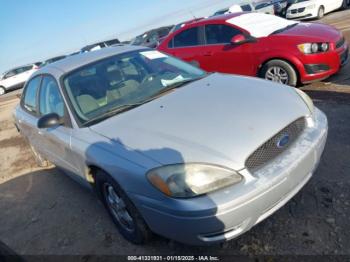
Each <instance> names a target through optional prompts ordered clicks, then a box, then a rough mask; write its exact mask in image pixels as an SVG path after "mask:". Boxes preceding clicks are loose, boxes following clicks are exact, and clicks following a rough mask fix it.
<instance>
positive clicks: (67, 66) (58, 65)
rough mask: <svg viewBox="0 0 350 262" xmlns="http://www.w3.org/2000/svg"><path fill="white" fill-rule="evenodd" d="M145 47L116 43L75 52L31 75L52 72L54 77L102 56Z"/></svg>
mask: <svg viewBox="0 0 350 262" xmlns="http://www.w3.org/2000/svg"><path fill="white" fill-rule="evenodd" d="M144 49H145V47H138V46H131V45H122V44H117V45H114V46H111V47H106V48H102V49H100V50H96V51H92V52H86V53H81V54H77V55H74V56H69V57H66V58H65V59H62V60H59V61H57V62H54V63H52V64H49V65H47V66H45V67H43V68H41V69H39V70H38V71H36V72H35V73H34V74H33V75H32V77H34V76H36V75H40V74H52V75H54V76H56V77H59V76H60V75H62V74H64V73H67V72H70V71H72V70H74V69H77V68H79V67H81V66H84V65H86V64H90V63H93V62H95V61H98V60H100V59H103V58H107V57H110V56H113V55H118V54H122V53H126V52H130V51H137V50H144Z"/></svg>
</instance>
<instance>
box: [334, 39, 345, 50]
mask: <svg viewBox="0 0 350 262" xmlns="http://www.w3.org/2000/svg"><path fill="white" fill-rule="evenodd" d="M344 44H345V38H344V37H342V38H341V39H340V40H339V41H338V42H337V43H336V44H335V48H336V49H338V48H340V47H342V46H343V45H344Z"/></svg>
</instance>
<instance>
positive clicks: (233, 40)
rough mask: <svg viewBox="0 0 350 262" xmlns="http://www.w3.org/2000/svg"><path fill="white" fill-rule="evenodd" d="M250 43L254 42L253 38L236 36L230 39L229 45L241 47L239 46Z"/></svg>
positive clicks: (241, 35)
mask: <svg viewBox="0 0 350 262" xmlns="http://www.w3.org/2000/svg"><path fill="white" fill-rule="evenodd" d="M251 42H255V38H253V37H251V36H245V35H243V34H238V35H235V36H234V37H232V38H231V44H233V45H241V44H245V43H251Z"/></svg>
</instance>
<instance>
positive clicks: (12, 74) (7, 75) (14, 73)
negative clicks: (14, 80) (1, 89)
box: [4, 70, 16, 79]
mask: <svg viewBox="0 0 350 262" xmlns="http://www.w3.org/2000/svg"><path fill="white" fill-rule="evenodd" d="M15 75H16V71H15V70H11V71H10V72H7V73H6V74H5V75H4V79H6V78H9V77H12V76H15Z"/></svg>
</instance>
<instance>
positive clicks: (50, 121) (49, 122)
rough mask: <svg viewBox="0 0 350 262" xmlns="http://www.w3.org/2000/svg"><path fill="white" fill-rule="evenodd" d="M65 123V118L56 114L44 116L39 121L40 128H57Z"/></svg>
mask: <svg viewBox="0 0 350 262" xmlns="http://www.w3.org/2000/svg"><path fill="white" fill-rule="evenodd" d="M63 123H64V121H63V118H62V117H60V116H59V115H58V114H56V113H50V114H47V115H43V116H42V117H40V118H39V120H38V128H50V127H57V126H60V125H62V124H63Z"/></svg>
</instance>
